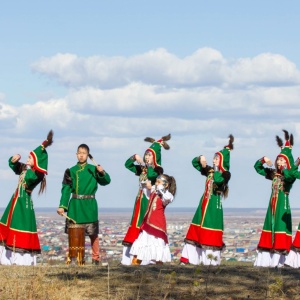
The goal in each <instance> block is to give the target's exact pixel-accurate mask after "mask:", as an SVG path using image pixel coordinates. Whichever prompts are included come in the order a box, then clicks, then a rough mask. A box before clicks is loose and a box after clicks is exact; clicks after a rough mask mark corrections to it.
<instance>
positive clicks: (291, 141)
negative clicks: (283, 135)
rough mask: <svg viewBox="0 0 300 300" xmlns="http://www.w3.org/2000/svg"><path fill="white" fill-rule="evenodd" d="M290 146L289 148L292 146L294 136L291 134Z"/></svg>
mask: <svg viewBox="0 0 300 300" xmlns="http://www.w3.org/2000/svg"><path fill="white" fill-rule="evenodd" d="M290 144H291V146H294V136H293V134H292V133H291V135H290Z"/></svg>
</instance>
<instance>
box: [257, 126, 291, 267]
mask: <svg viewBox="0 0 300 300" xmlns="http://www.w3.org/2000/svg"><path fill="white" fill-rule="evenodd" d="M283 131H284V133H285V140H286V142H285V145H284V146H283V142H282V140H281V139H280V138H279V137H278V136H276V140H277V143H278V146H280V147H281V151H280V154H279V155H278V156H277V157H276V161H275V169H273V168H267V167H264V163H265V162H266V161H265V157H263V158H262V159H259V160H258V161H257V162H256V163H255V164H254V168H255V170H256V172H257V173H258V174H259V175H262V176H264V177H265V178H266V179H269V180H271V181H272V191H271V196H270V200H269V205H268V209H267V214H266V217H265V221H264V225H263V229H262V233H261V236H260V240H259V243H258V245H257V253H258V254H257V257H256V260H255V262H254V266H258V267H282V266H283V265H284V264H285V261H286V255H287V254H288V253H289V251H290V248H291V244H292V214H291V208H290V202H289V193H290V190H291V188H292V186H293V183H294V182H295V180H296V177H295V169H296V167H295V165H294V158H293V155H292V146H293V140H294V138H293V135H292V134H291V136H289V133H288V132H287V131H286V130H283ZM279 158H280V159H279ZM283 160H284V162H285V163H284V164H283V163H282V161H283ZM278 163H280V165H278Z"/></svg>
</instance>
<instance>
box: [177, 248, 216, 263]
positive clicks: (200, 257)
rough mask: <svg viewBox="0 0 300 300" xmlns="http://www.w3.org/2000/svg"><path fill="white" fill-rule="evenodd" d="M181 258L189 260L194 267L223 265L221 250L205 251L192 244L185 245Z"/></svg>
mask: <svg viewBox="0 0 300 300" xmlns="http://www.w3.org/2000/svg"><path fill="white" fill-rule="evenodd" d="M181 256H182V257H183V258H185V259H188V261H189V263H190V264H192V265H199V264H203V265H207V266H208V265H212V266H217V265H220V264H221V250H210V249H203V248H199V247H197V246H194V245H191V244H185V245H184V247H183V249H182V253H181Z"/></svg>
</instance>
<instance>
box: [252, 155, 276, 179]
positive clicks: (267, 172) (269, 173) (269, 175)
mask: <svg viewBox="0 0 300 300" xmlns="http://www.w3.org/2000/svg"><path fill="white" fill-rule="evenodd" d="M254 169H255V171H256V172H257V173H258V174H259V175H262V176H265V178H266V179H269V180H273V178H274V169H271V168H264V166H263V162H262V160H261V159H259V160H258V161H257V162H256V163H255V164H254Z"/></svg>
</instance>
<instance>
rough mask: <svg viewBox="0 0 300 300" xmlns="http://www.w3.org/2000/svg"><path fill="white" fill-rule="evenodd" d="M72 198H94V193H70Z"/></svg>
mask: <svg viewBox="0 0 300 300" xmlns="http://www.w3.org/2000/svg"><path fill="white" fill-rule="evenodd" d="M72 198H74V199H94V198H95V195H78V194H72Z"/></svg>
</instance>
